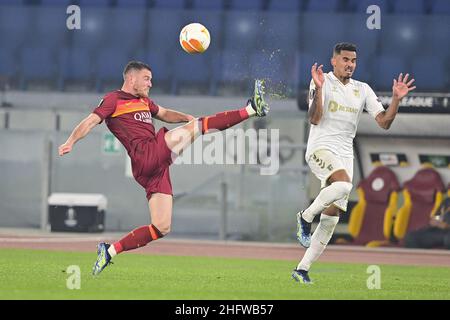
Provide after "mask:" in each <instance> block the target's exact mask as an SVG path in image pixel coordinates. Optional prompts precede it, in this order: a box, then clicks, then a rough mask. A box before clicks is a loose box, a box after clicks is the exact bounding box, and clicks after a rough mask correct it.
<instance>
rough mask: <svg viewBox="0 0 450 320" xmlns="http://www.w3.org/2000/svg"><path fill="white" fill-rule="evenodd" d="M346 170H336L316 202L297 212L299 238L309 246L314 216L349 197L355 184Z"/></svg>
mask: <svg viewBox="0 0 450 320" xmlns="http://www.w3.org/2000/svg"><path fill="white" fill-rule="evenodd" d="M350 181H351V180H350V178H349V176H348V174H347V172H346V171H345V170H339V171H336V172H334V173H333V174H332V175H331V176H330V178H329V183H330V184H329V186H328V187H326V188H323V189H322V190H321V191H320V193H319V195H318V196H317V197H316V199H315V200H314V202H313V203H312V204H311V205H310V206H309V207H308V208H307V209H306V210H304V211H301V212H299V213H298V214H297V239H298V241H299V242H300V244H301V245H302V246H303V247H305V248H308V247H309V246H310V243H311V223H312V221H313V220H314V217H315V216H316V215H317V214H319V213H321V212H322V211H324V210H325V209H327V208H328V207H329V206H330V205H331V204H332V203H333V202H335V201H336V200H339V199H342V198H345V197H347V196H348V195H349V194H350V192H351V190H352V188H353V185H352V183H351V182H350Z"/></svg>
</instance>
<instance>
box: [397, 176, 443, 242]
mask: <svg viewBox="0 0 450 320" xmlns="http://www.w3.org/2000/svg"><path fill="white" fill-rule="evenodd" d="M402 193H403V201H404V204H403V206H402V207H401V208H400V209H399V210H398V212H397V213H396V218H395V222H394V230H393V231H394V232H393V234H394V236H395V238H396V239H397V240H400V243H401V240H402V239H403V238H404V236H405V234H406V233H407V232H410V231H414V230H417V229H419V228H421V227H424V226H427V225H428V223H429V220H430V217H431V216H432V215H433V214H434V213H435V211H436V209H437V208H438V206H439V204H440V203H441V201H442V199H443V195H444V183H443V182H442V179H441V177H440V175H439V173H438V172H437V171H436V170H434V169H432V168H423V169H421V170H419V171H418V172H417V173H416V174H415V175H414V177H413V178H412V179H411V180H408V181H406V182H405V183H404V185H403V191H402Z"/></svg>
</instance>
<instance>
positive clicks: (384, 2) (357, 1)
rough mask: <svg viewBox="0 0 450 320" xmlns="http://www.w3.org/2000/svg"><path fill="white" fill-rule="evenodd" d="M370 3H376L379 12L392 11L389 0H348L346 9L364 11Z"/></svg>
mask: <svg viewBox="0 0 450 320" xmlns="http://www.w3.org/2000/svg"><path fill="white" fill-rule="evenodd" d="M371 5H377V6H378V7H379V8H380V11H381V13H390V12H392V1H390V0H348V1H347V7H346V9H347V10H348V11H349V12H356V13H366V12H367V8H368V7H369V6H371Z"/></svg>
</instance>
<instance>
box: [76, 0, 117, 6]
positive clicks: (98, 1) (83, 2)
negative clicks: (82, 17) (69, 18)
mask: <svg viewBox="0 0 450 320" xmlns="http://www.w3.org/2000/svg"><path fill="white" fill-rule="evenodd" d="M78 3H79V6H80V7H87V6H90V7H109V6H110V5H111V0H78Z"/></svg>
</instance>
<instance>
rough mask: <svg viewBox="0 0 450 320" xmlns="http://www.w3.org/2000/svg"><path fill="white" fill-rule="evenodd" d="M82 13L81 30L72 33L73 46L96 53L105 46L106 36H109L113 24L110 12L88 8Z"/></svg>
mask: <svg viewBox="0 0 450 320" xmlns="http://www.w3.org/2000/svg"><path fill="white" fill-rule="evenodd" d="M82 12H83V13H82V18H81V29H80V30H75V31H74V32H73V33H72V44H73V46H74V47H78V48H89V49H90V50H93V51H95V50H97V49H99V48H100V47H101V46H102V45H104V44H105V41H106V37H105V34H108V32H109V31H108V30H109V27H110V23H111V19H110V15H109V11H108V10H105V9H100V8H95V7H87V8H83V11H82Z"/></svg>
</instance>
